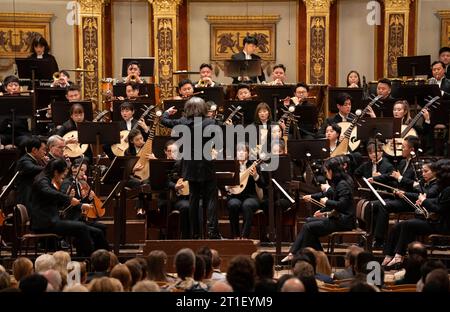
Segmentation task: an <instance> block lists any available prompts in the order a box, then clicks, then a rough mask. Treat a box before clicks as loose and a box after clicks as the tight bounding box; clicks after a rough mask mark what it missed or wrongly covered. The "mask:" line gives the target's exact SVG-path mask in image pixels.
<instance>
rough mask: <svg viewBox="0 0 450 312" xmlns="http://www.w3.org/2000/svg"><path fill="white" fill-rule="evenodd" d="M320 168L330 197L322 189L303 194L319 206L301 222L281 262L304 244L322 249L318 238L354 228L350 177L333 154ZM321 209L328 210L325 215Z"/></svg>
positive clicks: (289, 258) (295, 252)
mask: <svg viewBox="0 0 450 312" xmlns="http://www.w3.org/2000/svg"><path fill="white" fill-rule="evenodd" d="M324 170H325V173H326V177H327V179H328V181H329V183H330V186H331V188H332V190H333V191H332V192H330V191H327V193H326V194H327V196H332V197H331V198H328V197H324V193H322V192H321V193H317V194H313V195H306V196H303V199H304V200H305V201H311V199H315V200H317V201H319V202H320V204H321V205H323V208H321V209H319V210H317V211H316V212H315V213H314V218H310V219H309V220H308V222H307V223H306V224H305V225H303V227H302V229H301V231H300V233H299V234H298V236H297V238H296V240H295V242H294V244H293V245H292V246H291V248H290V250H289V254H288V255H287V256H286V257H285V258H284V259H283V260H282V262H286V261H289V260H292V259H293V258H294V255H296V254H297V253H298V252H299V251H300V250H301V249H303V248H305V247H312V248H314V249H315V250H323V249H322V245H321V243H320V237H322V236H325V235H328V234H330V233H332V232H336V231H348V230H351V229H353V228H354V227H355V207H354V205H353V181H352V178H351V177H350V176H349V175H348V174H347V173H346V172H345V170H344V168H343V166H342V164H341V161H340V160H339V159H338V158H337V157H334V158H329V159H328V160H326V161H325V163H324ZM328 194H329V195H328ZM325 212H327V213H329V216H328V217H327V216H326V214H325Z"/></svg>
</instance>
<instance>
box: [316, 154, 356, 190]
mask: <svg viewBox="0 0 450 312" xmlns="http://www.w3.org/2000/svg"><path fill="white" fill-rule="evenodd" d="M323 167H324V169H327V170H331V172H332V177H331V181H330V182H331V184H333V185H337V184H338V183H339V182H340V181H341V180H344V181H346V182H347V183H348V184H349V185H350V186H352V185H353V180H352V178H351V177H350V176H349V175H348V174H347V172H345V169H344V166H343V163H342V161H341V160H340V159H339V158H338V157H333V158H329V159H327V160H326V161H325V163H324V164H323Z"/></svg>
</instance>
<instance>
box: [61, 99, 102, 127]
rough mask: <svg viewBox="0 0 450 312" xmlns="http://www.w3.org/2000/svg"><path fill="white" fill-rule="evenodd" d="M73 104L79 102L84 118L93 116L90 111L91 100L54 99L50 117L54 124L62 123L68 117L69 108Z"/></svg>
mask: <svg viewBox="0 0 450 312" xmlns="http://www.w3.org/2000/svg"><path fill="white" fill-rule="evenodd" d="M74 104H80V105H81V106H83V109H84V119H85V120H92V119H93V118H94V113H93V111H92V102H91V101H76V102H69V101H56V102H55V105H52V119H53V122H54V123H55V124H56V125H61V124H63V123H64V122H65V121H66V120H68V119H69V118H70V113H69V111H70V108H71V107H72V105H74Z"/></svg>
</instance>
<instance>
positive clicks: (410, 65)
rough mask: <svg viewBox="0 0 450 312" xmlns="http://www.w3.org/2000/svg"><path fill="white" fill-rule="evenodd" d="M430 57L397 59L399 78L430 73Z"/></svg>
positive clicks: (403, 57)
mask: <svg viewBox="0 0 450 312" xmlns="http://www.w3.org/2000/svg"><path fill="white" fill-rule="evenodd" d="M430 63H431V56H430V55H416V56H399V57H397V76H398V77H401V76H412V77H413V78H416V76H420V75H427V76H428V74H429V73H430Z"/></svg>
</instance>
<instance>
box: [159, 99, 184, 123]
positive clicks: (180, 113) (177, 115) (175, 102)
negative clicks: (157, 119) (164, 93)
mask: <svg viewBox="0 0 450 312" xmlns="http://www.w3.org/2000/svg"><path fill="white" fill-rule="evenodd" d="M186 101H187V100H165V101H163V110H164V111H166V110H167V109H169V108H170V107H172V106H175V108H176V109H177V112H176V113H175V114H174V115H172V116H170V118H171V119H179V118H181V117H182V116H183V112H184V104H185V103H186Z"/></svg>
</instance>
